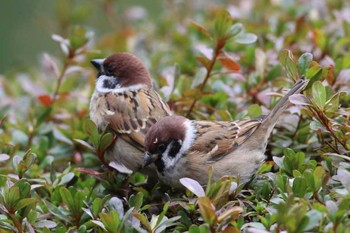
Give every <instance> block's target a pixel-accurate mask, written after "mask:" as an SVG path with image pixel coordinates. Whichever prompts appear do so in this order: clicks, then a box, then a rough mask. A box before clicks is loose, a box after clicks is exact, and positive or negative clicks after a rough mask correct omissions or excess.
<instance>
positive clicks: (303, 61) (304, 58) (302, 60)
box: [298, 53, 313, 75]
mask: <svg viewBox="0 0 350 233" xmlns="http://www.w3.org/2000/svg"><path fill="white" fill-rule="evenodd" d="M312 59H313V56H312V54H311V53H303V54H302V55H301V56H300V57H299V59H298V71H299V74H301V75H303V74H305V73H306V71H307V70H308V68H309V67H310V64H311V62H312Z"/></svg>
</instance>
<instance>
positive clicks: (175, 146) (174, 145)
mask: <svg viewBox="0 0 350 233" xmlns="http://www.w3.org/2000/svg"><path fill="white" fill-rule="evenodd" d="M181 145H182V144H181V143H180V142H179V141H172V142H171V143H170V145H169V146H170V150H169V156H170V157H173V158H174V157H175V156H176V155H177V154H178V153H179V151H180V149H181Z"/></svg>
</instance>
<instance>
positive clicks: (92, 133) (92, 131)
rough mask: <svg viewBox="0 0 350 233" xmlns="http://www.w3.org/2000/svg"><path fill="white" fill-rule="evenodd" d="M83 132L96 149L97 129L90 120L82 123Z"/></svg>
mask: <svg viewBox="0 0 350 233" xmlns="http://www.w3.org/2000/svg"><path fill="white" fill-rule="evenodd" d="M84 131H85V133H87V134H88V135H89V137H90V140H91V143H92V145H93V146H94V147H95V148H97V145H98V139H99V134H98V129H97V127H96V125H95V123H94V122H93V121H92V120H90V119H87V120H85V121H84Z"/></svg>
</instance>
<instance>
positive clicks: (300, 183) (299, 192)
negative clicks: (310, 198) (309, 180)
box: [292, 177, 306, 197]
mask: <svg viewBox="0 0 350 233" xmlns="http://www.w3.org/2000/svg"><path fill="white" fill-rule="evenodd" d="M292 190H293V193H294V194H295V196H297V197H304V195H305V194H306V181H305V179H304V178H303V177H296V178H294V181H293V186H292Z"/></svg>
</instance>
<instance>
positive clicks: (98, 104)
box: [90, 53, 171, 171]
mask: <svg viewBox="0 0 350 233" xmlns="http://www.w3.org/2000/svg"><path fill="white" fill-rule="evenodd" d="M91 63H92V64H93V65H94V66H95V67H96V68H97V70H98V75H97V79H96V86H95V91H94V93H93V95H92V98H91V101H90V118H91V120H92V121H94V122H95V124H96V125H97V127H98V129H99V130H100V131H103V130H105V128H106V127H107V130H108V131H110V132H112V133H114V134H115V135H116V136H117V140H116V141H115V143H114V145H113V146H111V147H110V148H109V150H108V151H107V152H106V158H107V160H109V161H113V162H117V163H118V164H121V165H124V166H125V167H126V168H128V169H130V170H132V171H137V170H139V169H140V168H141V167H142V164H143V155H144V147H143V145H144V139H145V134H146V132H147V130H148V129H149V128H150V126H152V125H153V124H154V123H155V122H157V121H158V120H159V119H160V118H162V117H164V116H168V115H171V111H170V109H169V107H168V105H167V104H166V103H165V102H164V101H163V100H162V99H161V97H160V96H159V94H158V93H157V92H156V91H155V90H154V89H153V86H152V80H151V75H150V73H149V72H148V70H147V68H146V67H145V65H144V64H143V62H142V61H141V60H140V59H138V58H137V57H136V56H134V55H132V54H130V53H117V54H114V55H111V56H109V57H107V58H106V59H95V60H92V61H91Z"/></svg>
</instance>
